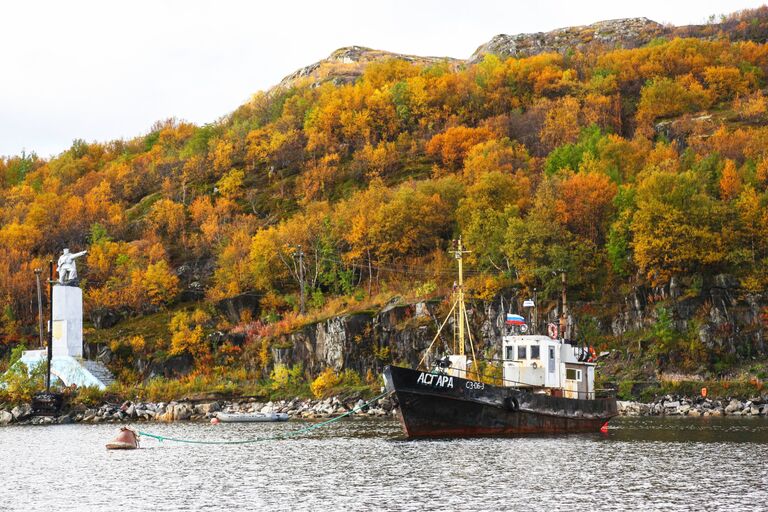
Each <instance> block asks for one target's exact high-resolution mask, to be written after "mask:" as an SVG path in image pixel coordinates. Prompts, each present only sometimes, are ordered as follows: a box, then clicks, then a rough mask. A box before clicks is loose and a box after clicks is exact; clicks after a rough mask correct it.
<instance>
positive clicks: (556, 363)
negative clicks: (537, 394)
mask: <svg viewBox="0 0 768 512" xmlns="http://www.w3.org/2000/svg"><path fill="white" fill-rule="evenodd" d="M502 351H503V353H502V358H503V361H504V363H503V365H504V385H505V386H513V387H523V388H534V389H536V390H541V391H545V392H549V393H550V394H552V395H553V396H563V397H566V398H582V399H590V400H591V399H594V398H595V363H592V362H588V361H587V359H588V356H589V354H588V353H584V349H582V348H579V347H574V346H573V345H570V344H568V343H564V342H562V341H561V340H558V339H553V338H550V337H549V336H542V335H524V334H513V335H509V336H504V337H503V346H502Z"/></svg>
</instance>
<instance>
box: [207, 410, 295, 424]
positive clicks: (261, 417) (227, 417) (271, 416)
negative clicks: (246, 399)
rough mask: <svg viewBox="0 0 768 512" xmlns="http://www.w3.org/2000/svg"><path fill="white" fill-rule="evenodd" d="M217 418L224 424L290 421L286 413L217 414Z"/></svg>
mask: <svg viewBox="0 0 768 512" xmlns="http://www.w3.org/2000/svg"><path fill="white" fill-rule="evenodd" d="M216 417H217V418H218V419H219V421H221V422H222V423H263V422H274V421H288V415H287V414H286V413H284V412H275V413H260V412H256V413H231V414H229V413H223V412H219V413H216Z"/></svg>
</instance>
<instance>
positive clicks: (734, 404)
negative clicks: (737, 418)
mask: <svg viewBox="0 0 768 512" xmlns="http://www.w3.org/2000/svg"><path fill="white" fill-rule="evenodd" d="M743 407H744V406H743V405H742V403H741V402H739V401H738V400H736V399H735V398H734V399H733V400H731V402H730V403H729V404H728V405H727V406H726V408H725V414H733V413H735V412H736V411H741V410H742V408H743Z"/></svg>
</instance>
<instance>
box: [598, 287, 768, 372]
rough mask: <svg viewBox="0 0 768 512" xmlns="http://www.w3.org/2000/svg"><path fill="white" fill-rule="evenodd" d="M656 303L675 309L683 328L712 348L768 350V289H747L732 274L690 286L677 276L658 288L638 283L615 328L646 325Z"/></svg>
mask: <svg viewBox="0 0 768 512" xmlns="http://www.w3.org/2000/svg"><path fill="white" fill-rule="evenodd" d="M657 304H658V305H663V306H664V307H666V308H667V309H668V310H669V311H670V313H671V315H672V321H673V324H674V328H675V329H676V330H677V331H678V332H681V333H690V335H692V337H693V338H694V339H697V340H698V341H699V342H700V343H701V344H702V346H703V347H704V348H705V349H707V351H709V352H712V351H716V352H719V353H721V354H726V355H730V356H733V357H734V358H735V359H745V358H750V357H754V356H757V355H764V354H766V352H767V351H766V348H768V347H766V343H765V338H766V331H767V330H768V295H766V294H759V293H747V292H745V291H743V290H742V289H740V287H739V283H738V281H737V280H736V279H735V278H734V277H732V276H729V275H725V274H721V275H717V276H714V277H713V278H712V279H711V281H710V282H708V283H703V284H702V285H701V287H700V289H691V288H687V289H686V288H685V287H684V286H682V285H681V283H680V282H679V280H677V279H675V278H673V279H672V280H671V281H670V282H669V283H668V284H666V285H664V286H660V287H657V288H653V289H651V288H644V287H641V288H637V289H635V290H634V291H633V292H632V293H631V294H630V295H628V296H627V297H625V299H624V304H623V307H622V308H621V311H620V312H619V313H618V314H617V315H615V316H614V317H613V318H612V320H611V325H610V331H611V334H613V335H614V336H619V337H620V336H624V335H625V334H626V333H628V332H630V331H634V330H641V329H647V328H648V327H650V326H651V325H653V324H654V323H655V322H656V320H657V318H658V309H657V307H656V306H657Z"/></svg>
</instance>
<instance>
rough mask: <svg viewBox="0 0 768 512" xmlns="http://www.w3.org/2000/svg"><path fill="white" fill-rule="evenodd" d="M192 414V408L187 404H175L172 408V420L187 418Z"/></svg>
mask: <svg viewBox="0 0 768 512" xmlns="http://www.w3.org/2000/svg"><path fill="white" fill-rule="evenodd" d="M190 416H192V408H191V407H190V406H189V405H187V404H176V406H175V407H174V408H173V419H174V420H188V419H189V417H190Z"/></svg>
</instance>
